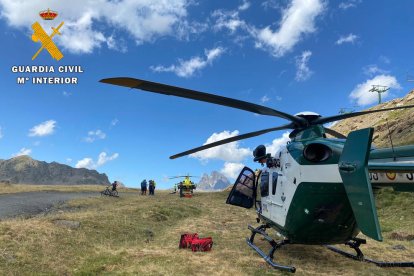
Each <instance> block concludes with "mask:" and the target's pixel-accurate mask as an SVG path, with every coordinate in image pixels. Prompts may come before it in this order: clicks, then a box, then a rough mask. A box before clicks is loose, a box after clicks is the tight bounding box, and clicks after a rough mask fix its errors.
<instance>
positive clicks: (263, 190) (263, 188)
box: [260, 172, 269, 197]
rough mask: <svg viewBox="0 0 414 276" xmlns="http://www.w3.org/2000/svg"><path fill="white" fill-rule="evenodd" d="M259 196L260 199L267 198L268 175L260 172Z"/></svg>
mask: <svg viewBox="0 0 414 276" xmlns="http://www.w3.org/2000/svg"><path fill="white" fill-rule="evenodd" d="M260 195H261V196H262V197H266V196H269V173H268V172H262V175H261V177H260Z"/></svg>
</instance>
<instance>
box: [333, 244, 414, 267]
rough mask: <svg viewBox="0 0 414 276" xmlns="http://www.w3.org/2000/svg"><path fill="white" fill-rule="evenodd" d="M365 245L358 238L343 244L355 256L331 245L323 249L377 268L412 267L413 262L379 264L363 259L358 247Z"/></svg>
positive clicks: (378, 262) (379, 262)
mask: <svg viewBox="0 0 414 276" xmlns="http://www.w3.org/2000/svg"><path fill="white" fill-rule="evenodd" d="M366 243H367V241H366V240H365V239H358V238H354V239H352V240H350V241H347V242H346V243H345V245H348V246H349V247H351V248H352V249H354V250H355V252H356V255H354V254H351V253H348V252H346V251H343V250H341V249H339V248H337V247H334V246H332V245H325V247H326V248H328V249H329V250H332V251H333V252H336V253H339V254H341V255H342V256H345V257H347V258H351V259H354V260H357V261H361V262H367V263H373V264H375V265H377V266H379V267H414V262H381V261H376V260H372V259H368V258H365V256H364V254H363V253H362V251H361V249H359V247H360V245H361V244H366Z"/></svg>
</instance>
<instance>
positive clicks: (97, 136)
mask: <svg viewBox="0 0 414 276" xmlns="http://www.w3.org/2000/svg"><path fill="white" fill-rule="evenodd" d="M105 138H106V134H105V133H104V132H103V131H102V130H100V129H97V130H91V131H89V132H88V136H87V137H85V138H83V140H84V141H85V142H88V143H93V142H94V141H95V140H102V139H105Z"/></svg>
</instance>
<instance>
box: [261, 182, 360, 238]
mask: <svg viewBox="0 0 414 276" xmlns="http://www.w3.org/2000/svg"><path fill="white" fill-rule="evenodd" d="M266 222H268V223H269V224H271V225H272V226H274V227H275V228H276V229H277V230H278V231H279V232H280V233H281V234H282V235H284V236H285V237H287V238H288V239H289V240H290V241H291V242H292V243H300V244H337V243H344V242H346V241H348V240H350V239H351V238H353V237H355V236H356V235H357V234H358V233H359V229H358V228H357V224H356V221H355V217H354V214H353V212H352V209H351V206H350V204H349V201H348V198H347V196H346V193H345V189H344V187H343V184H342V183H309V182H304V183H300V184H299V185H298V188H297V190H296V193H295V195H294V197H293V199H292V203H291V205H290V207H289V210H288V214H287V218H286V223H285V226H284V227H281V226H279V225H276V224H274V223H272V222H271V221H269V220H267V219H266Z"/></svg>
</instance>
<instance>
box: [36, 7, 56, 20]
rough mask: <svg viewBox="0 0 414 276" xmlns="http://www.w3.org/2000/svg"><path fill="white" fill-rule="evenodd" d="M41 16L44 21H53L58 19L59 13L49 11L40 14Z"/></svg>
mask: <svg viewBox="0 0 414 276" xmlns="http://www.w3.org/2000/svg"><path fill="white" fill-rule="evenodd" d="M39 15H40V17H41V18H42V19H43V20H53V19H55V18H56V16H58V13H57V12H55V11H51V10H50V9H47V11H41V12H39Z"/></svg>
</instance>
